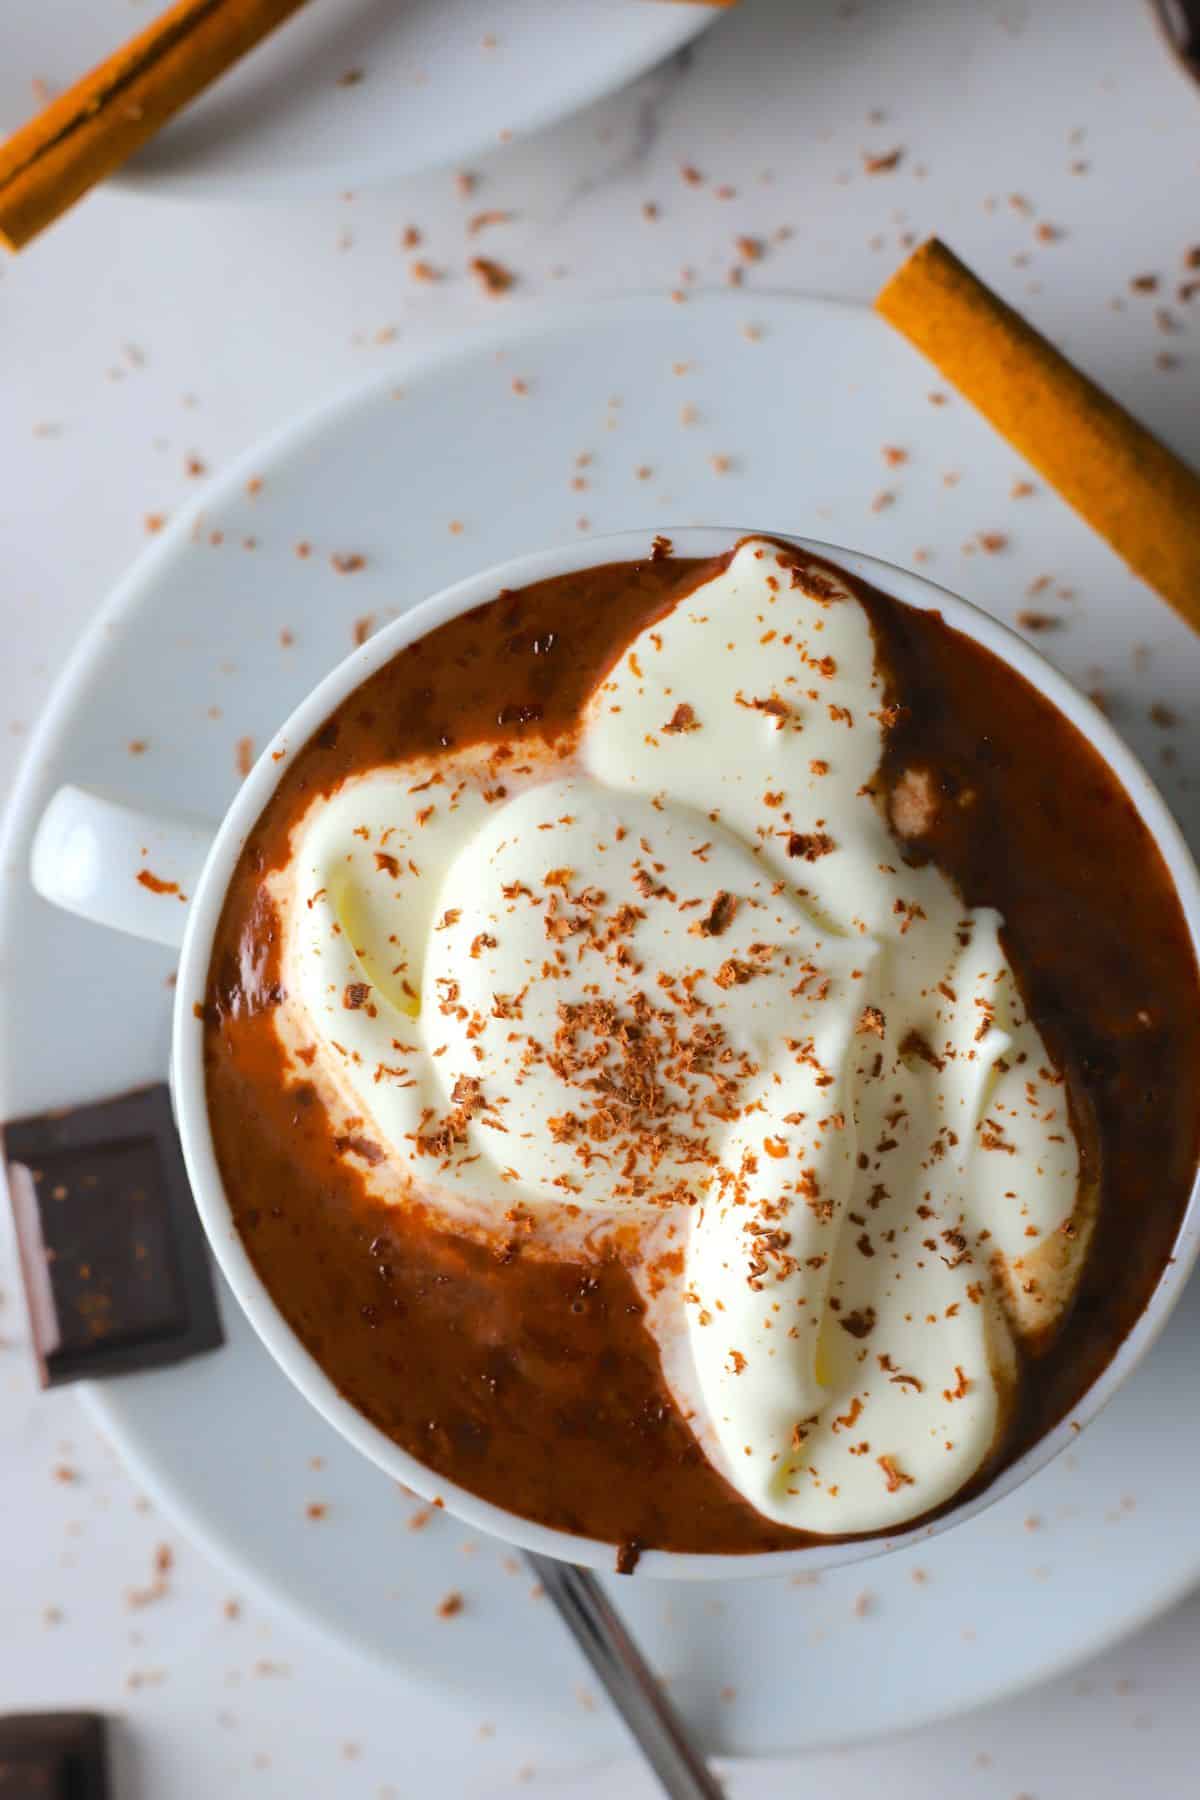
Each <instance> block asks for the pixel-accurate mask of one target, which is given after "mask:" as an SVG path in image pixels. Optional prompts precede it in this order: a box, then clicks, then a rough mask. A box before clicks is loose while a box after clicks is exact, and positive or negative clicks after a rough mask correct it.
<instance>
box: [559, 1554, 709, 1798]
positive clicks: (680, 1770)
mask: <svg viewBox="0 0 1200 1800" xmlns="http://www.w3.org/2000/svg"><path fill="white" fill-rule="evenodd" d="M525 1557H526V1561H527V1562H528V1563H529V1565H530V1567H531V1568H532V1569H533V1570H534V1572H535V1574H536V1575H537V1578H538V1580H539V1581H540V1582H541V1584H542V1586H543V1588H544V1589H545V1591H546V1595H547V1597H548V1598H549V1599H550V1600H552V1601H553V1602H554V1605H555V1606H556V1607H557V1609H558V1613H559V1617H560V1618H561V1619H562V1620H563V1622H564V1624H565V1625H566V1627H567V1629H568V1631H570V1633H571V1635H572V1637H573V1638H574V1639H575V1642H576V1643H577V1644H578V1645H579V1647H580V1649H581V1650H582V1651H583V1654H584V1655H585V1656H586V1657H587V1659H588V1661H589V1662H590V1663H591V1665H592V1668H593V1669H594V1670H595V1672H596V1675H597V1676H598V1677H599V1679H600V1681H601V1682H602V1683H603V1685H604V1688H605V1690H606V1692H607V1694H608V1697H609V1699H610V1700H611V1701H612V1703H613V1705H614V1706H615V1707H616V1709H617V1711H618V1712H619V1713H620V1715H621V1717H622V1718H623V1719H624V1721H625V1723H626V1725H627V1726H628V1727H629V1729H630V1731H631V1732H632V1733H633V1736H634V1737H635V1738H636V1740H637V1742H638V1744H639V1745H640V1746H641V1749H642V1752H643V1754H644V1756H645V1758H646V1761H647V1762H648V1763H649V1764H650V1767H651V1768H652V1769H653V1770H654V1773H655V1774H656V1775H657V1777H658V1779H659V1781H660V1783H661V1784H662V1789H663V1792H664V1793H665V1794H667V1795H669V1796H670V1800H723V1796H722V1790H721V1788H720V1786H719V1785H718V1783H717V1781H716V1779H715V1777H714V1776H713V1775H712V1774H711V1773H710V1772H709V1769H708V1765H707V1764H706V1763H705V1761H704V1758H703V1757H702V1756H701V1755H700V1752H699V1751H698V1750H697V1749H696V1747H695V1745H694V1744H692V1742H691V1741H690V1739H689V1737H688V1734H687V1731H686V1729H685V1728H684V1724H683V1721H682V1719H681V1718H680V1717H679V1714H678V1713H677V1712H676V1710H675V1708H674V1707H673V1706H672V1705H671V1702H670V1701H669V1700H668V1699H667V1696H666V1694H665V1693H664V1692H663V1690H662V1688H661V1686H660V1685H659V1683H658V1681H657V1680H656V1678H655V1676H654V1674H653V1671H652V1670H651V1669H650V1667H649V1665H648V1664H647V1662H646V1660H645V1658H644V1657H643V1656H642V1653H641V1651H640V1650H639V1649H638V1647H637V1645H636V1644H635V1643H634V1641H633V1639H632V1638H631V1637H630V1635H629V1633H628V1631H627V1630H626V1629H625V1626H624V1625H623V1623H622V1621H621V1616H620V1614H619V1613H618V1612H617V1611H616V1609H615V1608H614V1607H613V1606H612V1605H611V1604H610V1603H609V1600H608V1598H607V1596H606V1594H605V1592H604V1589H603V1588H602V1587H601V1586H600V1583H599V1582H598V1581H597V1580H596V1578H595V1576H594V1575H590V1574H589V1573H588V1572H587V1570H586V1569H579V1568H576V1567H575V1565H574V1564H573V1563H564V1562H558V1561H556V1560H555V1559H553V1558H551V1557H548V1556H536V1555H535V1554H534V1553H533V1552H532V1551H526V1553H525Z"/></svg>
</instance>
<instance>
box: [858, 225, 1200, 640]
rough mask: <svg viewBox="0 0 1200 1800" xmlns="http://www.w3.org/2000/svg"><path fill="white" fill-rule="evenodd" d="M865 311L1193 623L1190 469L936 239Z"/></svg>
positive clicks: (1197, 515) (1198, 486)
mask: <svg viewBox="0 0 1200 1800" xmlns="http://www.w3.org/2000/svg"><path fill="white" fill-rule="evenodd" d="M875 307H876V310H877V311H878V312H879V313H881V314H882V316H883V317H884V318H885V319H886V320H887V321H888V323H889V324H891V325H894V326H895V328H896V330H897V331H899V332H901V333H902V334H903V335H904V336H905V337H906V338H908V340H909V342H910V343H912V344H915V345H916V347H917V349H918V350H921V351H923V352H924V354H925V355H926V356H927V357H928V358H929V359H930V361H931V362H932V363H933V364H934V365H935V366H936V367H937V368H938V369H939V370H940V371H941V373H942V374H943V375H944V376H945V377H946V379H947V381H949V382H951V383H952V384H953V385H954V386H955V387H956V388H957V389H958V391H959V393H961V394H962V395H963V397H964V398H965V399H967V400H969V401H971V403H972V405H974V406H976V407H977V408H978V409H979V411H980V412H981V413H982V414H983V416H984V418H985V419H987V420H988V422H989V423H990V424H992V425H994V426H995V428H996V430H997V431H998V432H1000V434H1001V435H1002V436H1003V437H1005V438H1007V439H1008V441H1009V443H1010V444H1011V445H1012V446H1013V448H1014V449H1015V450H1017V451H1019V452H1020V454H1021V455H1022V456H1023V457H1025V459H1026V460H1027V461H1028V462H1031V463H1032V464H1033V466H1034V468H1036V469H1038V470H1039V471H1040V472H1041V474H1042V475H1044V476H1045V478H1046V480H1047V481H1048V482H1049V483H1050V485H1051V487H1053V488H1055V489H1057V491H1058V492H1059V493H1060V494H1061V495H1062V497H1063V499H1064V500H1066V501H1067V502H1068V503H1069V504H1070V505H1071V506H1073V507H1074V508H1075V510H1076V512H1078V513H1080V514H1081V515H1082V516H1083V518H1085V519H1086V520H1087V522H1088V524H1089V525H1091V526H1092V527H1093V529H1094V530H1096V531H1098V532H1099V533H1100V535H1101V537H1103V538H1105V539H1106V540H1107V541H1108V543H1110V544H1111V545H1112V547H1113V549H1114V550H1115V551H1116V552H1117V554H1118V556H1121V557H1123V558H1124V560H1125V562H1126V563H1128V565H1129V567H1130V568H1131V569H1132V570H1133V572H1134V574H1135V575H1139V576H1140V577H1141V578H1142V580H1143V581H1145V582H1148V583H1149V585H1150V586H1151V587H1152V588H1154V589H1156V590H1157V592H1158V593H1160V594H1161V595H1162V597H1163V599H1164V600H1167V601H1169V603H1170V604H1171V605H1172V606H1173V607H1174V608H1175V610H1176V611H1177V612H1178V613H1179V614H1180V615H1181V616H1182V617H1183V618H1184V619H1186V620H1187V622H1188V624H1189V625H1191V626H1192V627H1193V628H1194V629H1195V630H1197V631H1200V475H1198V474H1197V473H1196V471H1195V470H1194V469H1191V468H1189V467H1188V465H1187V464H1186V463H1185V462H1183V461H1181V459H1180V458H1179V457H1178V456H1176V455H1175V454H1174V452H1173V451H1171V450H1168V449H1167V447H1166V445H1165V444H1163V443H1160V442H1159V440H1158V439H1157V438H1156V437H1154V436H1153V435H1152V434H1151V433H1150V432H1149V431H1147V430H1146V428H1145V426H1144V425H1140V424H1139V423H1138V421H1137V420H1136V419H1135V418H1134V417H1133V416H1132V414H1131V413H1128V412H1126V410H1125V408H1124V407H1123V406H1120V405H1118V403H1117V402H1116V401H1115V400H1114V399H1113V398H1112V396H1111V395H1109V394H1106V393H1105V392H1104V391H1103V389H1102V388H1099V387H1097V386H1096V384H1095V382H1093V381H1090V380H1089V379H1088V377H1087V376H1086V375H1084V374H1083V373H1082V372H1081V371H1080V370H1079V369H1077V368H1076V367H1075V366H1074V364H1073V363H1070V362H1068V361H1067V359H1066V357H1065V356H1063V355H1062V354H1061V352H1060V351H1058V350H1056V349H1055V348H1054V346H1053V345H1052V344H1051V343H1049V342H1048V341H1047V339H1045V338H1044V337H1042V335H1041V334H1040V332H1037V331H1035V330H1034V328H1033V326H1032V325H1030V324H1029V323H1028V321H1027V320H1025V319H1023V318H1022V317H1021V315H1020V313H1018V312H1015V311H1014V310H1013V308H1012V307H1011V306H1008V305H1006V304H1005V302H1004V301H1003V300H1001V299H1000V298H999V297H998V296H997V295H996V294H993V293H992V291H991V289H990V288H987V287H985V286H984V284H983V282H981V281H980V280H979V279H978V278H977V277H976V276H975V275H973V274H972V273H971V271H970V269H968V268H967V267H966V266H965V265H964V264H963V263H961V262H960V261H959V260H958V258H957V257H956V256H955V255H954V254H953V252H952V251H950V250H948V249H947V248H946V246H945V244H943V243H940V242H939V241H938V239H937V238H930V239H929V241H928V242H927V243H925V244H922V245H921V247H920V249H919V250H916V251H914V253H913V255H912V256H911V257H910V258H909V260H908V261H907V262H906V263H904V264H903V266H902V267H901V268H900V269H899V270H898V271H897V273H896V274H895V275H893V276H892V278H891V280H890V281H889V282H888V283H887V285H886V287H884V288H883V290H882V291H881V293H880V294H879V295H878V296H877V298H876V301H875Z"/></svg>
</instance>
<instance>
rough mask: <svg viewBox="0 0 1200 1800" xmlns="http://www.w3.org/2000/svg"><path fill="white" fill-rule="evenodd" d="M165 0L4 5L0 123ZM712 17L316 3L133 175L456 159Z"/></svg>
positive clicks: (565, 108) (331, 168)
mask: <svg viewBox="0 0 1200 1800" xmlns="http://www.w3.org/2000/svg"><path fill="white" fill-rule="evenodd" d="M155 9H156V8H154V7H151V6H150V5H148V4H147V3H146V0H138V3H137V4H136V5H135V6H132V7H131V6H130V4H129V0H23V3H20V4H16V5H8V6H4V7H0V126H2V128H3V129H4V130H11V129H12V128H13V127H14V126H15V125H18V124H19V123H20V122H21V121H22V120H23V119H25V118H27V117H28V116H29V115H30V113H32V112H33V111H34V110H35V109H36V107H37V105H38V104H39V100H38V96H39V94H40V93H41V92H42V91H43V89H42V84H43V83H44V84H45V86H46V87H48V88H49V90H50V91H51V92H53V93H58V92H60V91H61V90H62V89H63V88H65V87H68V86H70V84H71V83H72V82H73V81H75V80H77V79H78V77H79V76H80V75H82V74H83V73H84V72H85V71H86V70H88V69H90V68H92V67H93V66H94V65H95V64H96V63H98V62H99V61H101V60H102V59H103V58H104V57H105V56H106V55H108V54H109V52H110V51H112V50H113V49H115V48H116V47H117V46H118V45H119V44H121V43H123V42H124V41H125V40H126V39H127V38H128V37H129V36H130V35H131V34H132V33H133V32H135V31H137V30H139V29H140V28H141V26H142V25H143V24H145V23H146V22H147V21H148V20H149V19H150V17H151V16H152V12H153V10H155ZM713 17H714V12H713V8H712V7H711V6H706V5H704V4H701V3H699V0H696V3H693V0H675V3H674V4H666V3H664V0H320V4H319V5H317V4H314V5H311V6H309V7H307V8H306V9H305V10H304V11H302V12H301V13H299V14H298V15H297V16H296V17H295V18H294V19H291V20H289V21H288V22H287V24H286V25H284V26H282V27H281V28H280V29H279V30H278V31H277V32H275V33H274V34H273V35H272V36H271V37H270V38H268V39H267V40H266V41H265V42H264V43H263V44H261V45H260V46H259V48H258V49H257V50H256V51H254V53H253V54H252V55H251V56H249V57H247V58H246V59H245V61H244V62H242V63H241V64H240V65H239V66H238V67H237V68H236V69H233V70H232V71H231V72H230V73H229V74H228V75H227V76H226V77H224V79H223V80H221V81H220V82H219V83H218V84H217V85H216V86H215V87H213V88H212V89H210V91H209V92H208V93H207V94H205V95H203V96H202V97H201V98H200V99H199V100H198V101H197V102H196V103H195V105H194V106H191V107H189V108H188V110H187V111H186V112H185V113H184V114H182V115H181V116H180V117H179V118H178V119H176V120H174V121H173V123H172V124H171V125H170V126H168V127H167V129H166V130H165V131H163V132H162V133H161V135H160V136H159V137H157V138H156V139H155V140H154V141H153V142H152V143H151V144H150V145H148V146H147V148H146V149H145V150H143V151H142V153H141V154H140V155H139V156H138V157H137V158H136V160H135V161H134V162H133V163H132V164H131V165H130V167H129V168H128V170H127V171H126V175H127V176H128V178H130V179H132V180H135V181H140V182H146V183H149V184H152V185H154V186H158V185H163V186H168V185H169V186H170V187H173V188H177V189H181V190H183V189H186V190H188V191H193V192H200V191H203V190H211V191H213V192H218V193H220V194H222V195H223V196H225V197H232V196H233V195H234V194H235V192H242V193H244V192H246V191H247V190H248V189H250V188H258V187H269V186H286V187H299V186H301V185H304V184H308V185H312V184H314V183H320V184H321V185H323V186H324V187H326V188H334V187H335V186H337V185H343V186H344V185H347V184H350V183H355V182H359V181H367V180H370V179H372V178H378V177H379V176H381V175H388V176H395V175H410V174H413V173H414V172H415V171H416V170H418V169H427V168H436V167H439V166H440V165H442V164H446V163H454V162H461V161H463V160H464V159H467V158H470V157H472V156H476V155H479V154H481V153H483V152H484V151H487V150H492V149H495V147H496V146H497V145H498V144H500V143H505V142H507V141H509V139H510V138H513V139H515V138H519V137H523V136H525V135H526V134H527V133H529V132H531V131H536V130H537V129H538V128H539V127H541V126H543V125H548V124H550V123H551V122H552V121H553V120H555V119H561V118H565V117H566V115H567V114H568V113H571V112H574V111H575V110H576V109H577V108H578V107H581V106H586V105H587V104H588V102H589V101H592V100H595V99H598V98H599V96H600V95H601V94H605V93H608V92H610V91H611V90H612V89H614V88H618V87H620V86H621V85H622V84H623V83H625V82H627V81H631V80H632V79H633V77H634V76H635V75H639V74H641V72H642V71H643V70H644V69H648V68H650V67H651V66H652V64H654V63H656V62H658V61H659V60H660V59H661V58H663V57H665V56H669V55H670V54H671V52H672V51H673V50H676V49H678V48H679V46H680V45H681V44H684V43H686V42H687V41H688V39H689V38H692V37H694V36H695V35H696V33H697V32H699V31H702V30H703V29H704V27H705V26H706V25H707V24H709V23H711V21H712V19H713ZM360 72H361V79H358V78H357V77H358V75H359V73H360Z"/></svg>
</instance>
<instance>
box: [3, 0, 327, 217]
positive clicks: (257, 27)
mask: <svg viewBox="0 0 1200 1800" xmlns="http://www.w3.org/2000/svg"><path fill="white" fill-rule="evenodd" d="M304 4H305V0H176V4H175V5H174V6H171V7H168V9H167V11H166V12H165V13H163V14H162V16H161V17H160V18H158V19H156V20H154V22H153V23H152V24H150V25H148V26H147V27H146V28H145V30H144V31H140V32H139V33H138V35H137V36H136V37H134V38H131V39H130V41H129V42H128V43H127V44H126V45H124V47H123V48H122V49H120V50H117V51H114V53H113V54H112V55H111V56H110V57H108V58H107V59H106V61H104V62H102V63H101V64H100V65H99V66H98V67H97V68H95V69H93V70H92V71H91V73H90V74H88V75H85V76H84V77H83V79H82V80H81V81H77V82H76V83H75V85H74V87H72V88H69V89H68V91H67V92H66V93H65V94H60V95H59V97H58V98H57V99H56V100H52V101H51V103H50V104H49V106H47V107H46V108H45V110H44V111H43V112H41V113H39V114H38V116H37V117H36V118H34V119H31V120H30V121H29V123H28V124H27V125H23V126H22V127H21V129H20V130H19V131H16V132H14V134H13V136H12V137H10V138H9V140H8V142H7V143H6V144H4V145H3V146H0V239H2V240H3V241H4V243H6V244H7V245H8V247H9V249H11V250H19V249H21V248H22V247H23V245H25V244H27V243H28V242H29V240H30V239H31V238H33V237H35V236H36V235H37V233H38V232H39V231H43V230H44V229H45V227H46V226H47V225H49V224H51V223H52V222H53V221H54V220H55V219H57V218H58V217H59V216H60V214H62V213H64V212H66V210H67V208H68V207H70V206H73V205H74V203H75V201H76V200H78V199H79V197H80V196H81V195H82V194H85V193H86V192H87V191H88V189H89V188H91V187H94V186H95V184H96V183H97V182H98V181H101V180H103V178H104V177H105V176H106V175H110V174H111V173H112V171H113V170H114V169H116V168H118V167H119V166H120V165H121V164H122V163H123V162H125V161H126V159H127V158H128V157H130V156H132V155H133V153H134V151H135V150H137V149H139V148H140V147H141V145H143V144H144V143H145V142H146V140H147V139H148V138H150V137H152V136H153V135H154V133H155V132H156V131H158V130H159V129H160V128H161V127H162V126H163V125H165V124H166V122H167V120H168V119H170V118H172V117H173V116H174V114H175V113H177V112H178V111H179V110H180V108H181V107H184V106H186V105H187V103H188V101H189V100H192V99H194V98H195V96H196V95H197V94H199V93H200V92H202V90H203V89H204V88H206V87H208V86H209V84H210V83H211V82H213V81H215V80H216V79H217V77H218V76H219V75H221V74H223V73H224V72H225V70H226V69H228V68H229V67H230V65H231V64H233V63H234V62H236V61H237V60H238V59H239V57H242V56H244V55H245V54H246V53H247V51H249V50H252V49H253V48H254V46H255V45H256V44H257V43H259V41H260V40H261V39H262V38H264V37H266V35H267V33H268V32H270V31H272V30H273V29H274V28H275V26H277V25H279V24H282V22H283V21H284V20H285V19H287V18H288V17H290V15H291V14H292V13H294V12H298V11H299V9H300V7H301V6H303V5H304Z"/></svg>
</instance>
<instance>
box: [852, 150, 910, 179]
mask: <svg viewBox="0 0 1200 1800" xmlns="http://www.w3.org/2000/svg"><path fill="white" fill-rule="evenodd" d="M903 157H904V151H903V150H902V149H896V150H885V151H884V152H883V153H882V154H881V155H877V156H873V155H871V154H870V152H869V151H866V150H864V151H863V156H862V160H863V168H864V169H865V170H866V172H867V174H868V175H890V174H891V172H892V170H893V169H898V168H899V167H900V164H901V161H902V160H903Z"/></svg>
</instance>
